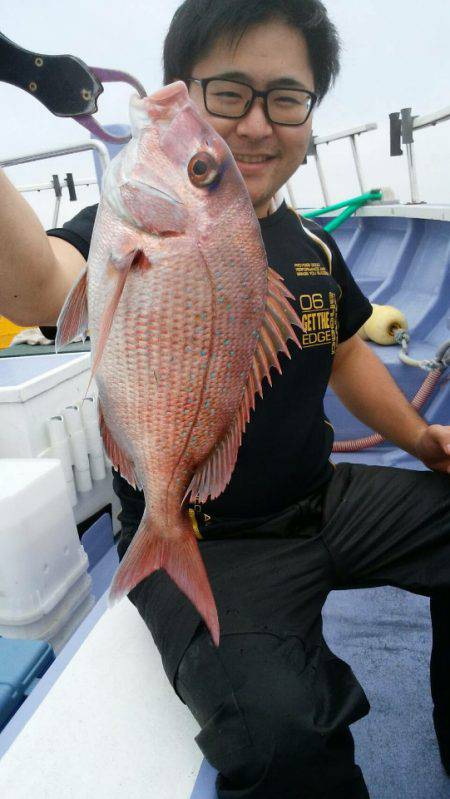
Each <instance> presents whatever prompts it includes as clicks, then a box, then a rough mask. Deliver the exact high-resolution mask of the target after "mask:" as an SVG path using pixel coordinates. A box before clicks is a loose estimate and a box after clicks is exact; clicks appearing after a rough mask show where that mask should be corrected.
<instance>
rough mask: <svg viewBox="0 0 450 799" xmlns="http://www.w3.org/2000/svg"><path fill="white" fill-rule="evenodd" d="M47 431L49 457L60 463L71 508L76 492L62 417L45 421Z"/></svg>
mask: <svg viewBox="0 0 450 799" xmlns="http://www.w3.org/2000/svg"><path fill="white" fill-rule="evenodd" d="M47 430H48V434H49V438H50V450H49V457H51V458H58V460H59V461H60V462H61V466H62V468H63V472H64V477H65V480H66V485H67V490H68V492H69V497H70V502H71V504H72V507H73V506H74V505H76V504H77V492H76V490H75V483H74V481H73V471H72V454H71V451H70V444H69V439H68V437H67V431H66V427H65V424H64V419H63V417H62V416H52V417H51V418H50V419H47Z"/></svg>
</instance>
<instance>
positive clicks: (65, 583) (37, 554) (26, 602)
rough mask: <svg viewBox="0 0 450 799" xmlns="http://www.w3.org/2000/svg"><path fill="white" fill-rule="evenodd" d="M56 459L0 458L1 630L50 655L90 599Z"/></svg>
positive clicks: (88, 606)
mask: <svg viewBox="0 0 450 799" xmlns="http://www.w3.org/2000/svg"><path fill="white" fill-rule="evenodd" d="M88 566H89V563H88V557H87V555H86V553H85V551H84V549H83V547H82V545H81V544H80V541H79V538H78V532H77V528H76V525H75V521H74V518H73V512H72V507H71V504H70V501H69V497H68V494H67V489H66V483H65V479H64V473H63V470H62V467H61V464H60V462H59V461H57V460H52V459H36V458H30V459H28V458H18V459H3V460H0V635H2V636H4V637H6V638H26V639H34V640H45V641H48V642H49V643H50V644H52V646H53V648H54V649H55V651H56V652H57V651H58V650H59V649H60V648H61V647H62V646H63V645H64V643H65V642H66V640H67V639H68V638H69V637H70V635H71V634H72V632H73V631H74V629H76V627H77V626H78V625H79V624H80V623H81V621H82V619H83V618H84V617H85V616H86V615H87V614H88V613H89V611H90V610H91V608H92V607H93V605H94V604H95V599H94V596H93V594H92V591H91V586H92V583H91V578H90V576H89V574H88V573H87V569H88Z"/></svg>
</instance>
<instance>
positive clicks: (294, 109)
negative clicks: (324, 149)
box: [187, 77, 317, 125]
mask: <svg viewBox="0 0 450 799" xmlns="http://www.w3.org/2000/svg"><path fill="white" fill-rule="evenodd" d="M187 82H193V83H198V84H199V86H201V87H202V89H203V100H204V103H205V108H206V110H207V111H208V113H209V114H212V116H215V117H225V119H240V118H241V117H243V116H245V115H246V114H247V113H248V112H249V111H250V108H251V107H252V105H253V103H254V102H255V97H262V99H263V102H264V111H265V113H266V116H267V118H268V119H269V120H270V122H273V123H274V124H275V125H304V124H305V122H306V121H307V119H308V117H309V115H310V114H311V111H312V110H313V108H314V105H315V104H316V102H317V95H316V94H314V92H309V91H306V89H291V88H285V87H283V86H279V87H277V88H275V89H268V90H267V91H265V92H258V91H256V89H254V88H253V86H250V85H249V84H248V83H242V82H241V81H238V80H229V79H228V78H214V77H213V78H187Z"/></svg>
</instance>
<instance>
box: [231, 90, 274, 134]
mask: <svg viewBox="0 0 450 799" xmlns="http://www.w3.org/2000/svg"><path fill="white" fill-rule="evenodd" d="M236 132H237V133H238V134H239V135H240V136H248V137H249V138H252V139H255V138H258V139H262V138H265V137H266V136H271V135H272V133H273V128H272V123H271V122H270V120H269V119H268V118H267V116H266V112H265V109H264V101H263V99H262V97H255V100H254V102H253V105H252V107H251V108H250V111H248V112H247V114H246V115H245V116H244V117H242V119H239V120H238V124H237V126H236Z"/></svg>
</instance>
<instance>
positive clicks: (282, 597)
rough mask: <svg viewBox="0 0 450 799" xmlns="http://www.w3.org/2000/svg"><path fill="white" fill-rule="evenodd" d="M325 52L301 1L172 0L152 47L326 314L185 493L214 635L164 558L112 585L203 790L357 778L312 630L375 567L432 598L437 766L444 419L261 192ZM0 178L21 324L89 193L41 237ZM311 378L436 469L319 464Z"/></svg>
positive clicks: (320, 246) (267, 790)
mask: <svg viewBox="0 0 450 799" xmlns="http://www.w3.org/2000/svg"><path fill="white" fill-rule="evenodd" d="M338 52H339V45H338V38H337V34H336V31H335V29H334V27H333V25H332V24H331V23H330V21H329V20H328V18H327V15H326V11H325V8H324V7H323V5H322V4H321V3H320V2H319V1H318V0H270V2H267V0H246V2H241V1H238V0H214V2H210V0H186V2H185V3H184V4H183V5H182V6H181V7H180V8H179V9H178V11H177V12H176V14H175V16H174V19H173V21H172V24H171V27H170V30H169V33H168V36H167V39H166V43H165V48H164V65H165V82H166V83H169V82H171V81H173V80H175V79H181V80H184V81H186V83H187V85H188V87H189V90H190V93H191V96H192V98H193V100H194V101H195V102H196V104H197V106H198V108H199V110H200V112H201V113H202V114H203V115H204V116H205V117H206V118H207V119H208V121H209V122H210V123H211V124H212V125H213V126H214V127H215V128H216V130H217V131H218V132H219V133H220V134H221V135H222V136H223V137H224V139H225V140H226V141H227V143H228V145H229V147H230V148H231V150H232V152H233V154H234V157H235V159H236V161H237V164H238V166H239V168H240V170H241V172H242V174H243V176H244V179H245V181H246V184H247V187H248V190H249V192H250V196H251V199H252V202H253V205H254V208H255V211H256V213H257V215H258V217H259V219H260V224H261V232H262V236H263V240H264V244H265V247H266V250H267V253H268V260H269V264H270V265H271V266H272V267H273V268H275V269H276V270H277V271H278V272H279V273H280V274H281V275H283V277H284V279H285V282H286V284H287V286H288V288H289V289H290V290H291V292H292V293H293V294H294V296H295V298H296V300H295V302H296V306H297V307H299V308H301V310H302V312H305V314H306V313H308V310H310V309H311V308H316V307H317V308H319V307H320V308H321V309H323V310H326V311H327V312H328V315H327V318H328V320H329V324H328V327H327V330H326V335H325V336H324V340H323V343H322V344H321V346H309V341H308V338H307V334H306V333H305V334H304V338H303V349H302V350H301V351H298V350H296V349H295V348H294V347H293V348H292V349H291V355H292V360H290V361H289V360H288V359H287V358H284V361H283V374H282V375H281V376H280V375H278V374H276V375H274V376H273V387H272V388H271V389H268V390H267V392H265V397H264V400H262V401H261V400H260V399H259V398H258V399H257V403H256V409H255V412H254V414H253V416H252V420H251V423H250V425H249V426H248V428H247V431H246V434H245V436H244V440H243V444H242V447H241V449H240V452H239V456H238V462H237V465H236V468H235V471H234V473H233V476H232V479H231V482H230V484H229V485H228V487H227V488H226V490H225V491H224V492H223V494H222V495H221V496H220V497H218V499H216V500H214V501H213V502H208V503H207V504H206V505H204V506H203V507H202V508H198V507H196V508H195V509H193V510H194V511H195V521H194V525H193V526H194V531H195V534H196V535H197V537H198V539H199V546H200V549H201V552H202V556H203V558H204V561H205V565H206V568H207V571H208V574H209V578H210V581H211V585H212V589H213V592H214V596H215V599H216V602H217V607H218V611H219V618H220V627H221V642H220V647H219V648H218V649H216V648H215V647H214V645H213V644H212V642H211V640H210V637H209V634H208V632H207V630H206V629H205V626H204V624H203V622H202V621H201V619H200V617H199V616H198V614H197V612H196V611H195V609H194V608H193V606H192V605H191V604H190V603H189V601H188V600H187V599H186V597H185V596H184V595H183V594H181V593H180V591H179V590H178V589H177V587H176V586H175V585H174V583H173V582H172V581H171V580H170V579H169V578H168V576H167V574H166V573H165V572H164V571H158V572H156V573H154V574H153V575H151V576H150V577H148V578H147V579H145V580H143V581H142V582H141V583H140V584H139V585H138V586H136V588H135V589H134V590H133V591H132V592H130V595H129V596H130V599H131V600H132V602H133V603H134V604H135V605H136V607H137V608H138V610H139V612H140V613H141V615H142V616H143V618H144V619H145V621H146V623H147V625H148V627H149V629H150V630H151V632H152V634H153V636H154V639H155V641H156V643H157V646H158V648H159V650H160V652H161V656H162V660H163V664H164V667H165V669H166V672H167V675H168V677H169V679H170V680H171V682H172V684H173V686H174V688H175V690H176V691H177V693H178V695H179V696H180V697H181V698H182V700H183V701H184V702H185V703H186V704H187V705H188V706H189V707H190V709H191V711H192V713H193V714H194V716H195V717H196V719H197V721H198V722H199V724H200V726H201V731H200V733H199V735H198V736H197V738H196V740H197V742H198V744H199V746H200V748H201V749H202V751H203V753H204V754H205V756H206V757H207V759H208V760H209V761H210V762H211V763H212V764H213V765H214V766H215V767H216V768H217V769H218V771H219V775H218V780H217V792H218V796H219V799H238V798H239V799H244V797H245V799H299V798H300V797H311V798H312V797H323V798H326V799H331V797H333V799H336V798H337V797H342V799H344V798H345V799H356V797H358V799H360V798H361V797H367V796H368V792H367V788H366V786H365V783H364V779H363V776H362V774H361V771H360V769H359V768H358V766H356V765H355V762H354V747H353V739H352V736H351V733H350V730H349V725H350V724H351V723H352V722H354V721H356V720H357V719H359V718H361V717H362V716H363V715H365V714H366V713H367V712H368V710H369V704H368V701H367V699H366V697H365V694H364V692H363V690H362V688H361V687H360V685H359V684H358V682H357V680H356V679H355V677H354V675H353V673H352V671H351V669H350V667H349V666H347V664H345V663H344V662H343V661H342V660H340V659H339V658H337V657H336V656H335V655H334V654H333V653H332V652H331V651H330V650H329V649H328V647H327V645H326V643H325V641H324V639H323V636H322V623H321V610H322V606H323V604H324V602H325V599H326V596H327V594H328V592H329V591H330V590H332V589H333V588H345V587H363V586H374V585H386V584H391V585H396V586H399V587H402V588H405V589H408V590H410V591H415V592H416V593H421V594H424V595H428V596H431V597H432V598H433V599H432V603H433V604H432V612H433V625H434V632H435V640H434V652H433V662H432V666H433V669H432V688H433V694H434V699H435V705H436V711H435V724H436V730H437V732H438V736H439V742H440V746H441V752H442V756H443V760H444V764H445V765H446V767H447V769H449V770H450V722H449V718H450V696H449V687H448V684H447V674H448V669H449V668H450V646H449V639H450V635H449V622H448V618H449V617H448V611H449V608H450V600H449V595H450V495H449V490H448V489H449V485H450V484H449V478H448V474H447V472H448V470H449V468H450V428H448V427H447V428H446V427H441V426H438V425H433V426H431V427H429V426H428V425H427V424H426V423H425V422H424V421H423V420H422V419H421V418H420V417H419V416H418V415H417V414H416V413H415V412H414V411H413V410H412V409H411V408H410V406H409V405H408V403H407V401H406V400H405V398H404V397H403V395H402V394H401V392H400V391H399V390H398V388H397V387H396V385H395V384H394V383H393V381H392V380H391V378H390V376H389V374H388V372H387V371H386V370H385V369H384V367H383V366H382V364H381V363H380V362H379V361H378V359H377V358H376V357H375V356H374V355H373V354H372V352H371V350H370V348H369V347H367V345H365V344H364V343H363V342H362V341H361V340H360V339H359V337H357V336H356V335H355V333H356V331H357V330H358V328H359V327H360V325H361V324H362V323H363V322H364V321H365V320H366V319H367V318H368V316H369V314H370V305H369V303H368V301H367V299H366V298H365V297H364V296H363V295H362V293H361V292H360V290H359V289H358V287H357V286H356V284H355V282H354V280H353V279H352V277H351V274H350V273H349V271H348V269H347V267H346V265H345V263H344V261H343V260H342V257H341V255H340V253H339V251H338V249H337V247H336V245H335V244H334V242H333V239H332V238H331V237H330V236H329V235H327V234H326V233H324V232H323V231H322V230H321V228H319V227H318V226H316V225H315V224H313V223H310V222H306V221H304V220H300V219H299V218H298V217H297V216H296V214H295V213H294V212H293V211H292V210H290V209H288V208H287V206H286V205H285V204H283V205H282V206H281V207H280V208H279V209H278V210H276V211H274V212H273V210H272V205H271V202H272V198H273V196H274V194H275V192H276V191H277V190H278V189H279V188H280V187H281V186H282V185H283V184H284V183H285V182H286V181H287V180H288V178H289V177H290V176H291V175H292V174H293V173H294V172H295V170H296V169H297V168H298V166H300V164H301V163H302V162H303V160H304V157H305V153H306V150H307V146H308V141H309V138H310V135H311V127H312V110H313V106H314V104H315V102H316V99H317V100H321V99H322V98H323V96H324V95H325V93H326V91H327V90H328V88H329V86H330V84H331V82H332V80H333V78H334V77H335V75H336V74H337V71H338ZM0 178H1V180H2V183H0V191H2V192H3V196H4V198H5V200H6V202H5V203H4V205H3V207H4V212H3V214H4V215H3V221H2V220H0V225H2V227H1V230H2V231H3V230H4V231H5V233H4V241H5V246H4V247H3V251H4V252H6V253H7V254H8V259H9V268H8V273H6V262H4V263H5V275H6V280H7V282H6V283H5V284H4V285H5V290H4V297H3V300H2V302H3V305H2V307H1V308H0V311H1V312H3V313H5V314H6V315H8V316H10V317H11V318H13V319H14V318H15V319H16V320H17V321H18V322H19V323H20V322H22V323H24V324H27V323H30V322H36V321H39V322H40V323H41V324H44V323H46V324H54V323H55V320H56V318H57V316H58V313H59V310H60V308H61V306H62V303H63V301H64V298H65V296H66V294H67V291H68V290H69V288H70V285H71V283H72V282H73V279H74V278H75V276H76V275H77V274H78V272H79V270H80V269H81V268H82V267H83V265H84V263H85V260H86V259H87V256H88V252H89V243H90V238H91V234H92V227H93V223H94V219H95V214H96V206H92V207H91V208H87V209H85V210H84V211H82V212H81V213H80V214H79V215H78V216H77V217H75V218H74V219H73V220H71V221H70V222H68V223H66V224H65V225H64V226H63V228H60V229H58V230H52V231H49V234H48V235H49V238H48V239H47V240H46V239H45V236H44V234H43V231H42V229H41V228H40V226H39V224H38V223H37V220H36V218H35V217H34V215H33V214H32V213H31V211H30V209H29V208H28V207H27V206H26V203H24V201H23V200H22V199H21V198H19V197H18V196H16V195H17V193H16V192H15V191H14V190H13V189H12V187H10V186H9V184H7V182H6V180H4V178H3V177H2V176H1V174H0ZM21 215H22V216H21ZM24 221H25V226H24V224H23V222H24ZM24 231H25V232H24ZM2 237H3V233H2ZM49 245H50V246H49ZM30 255H31V257H30ZM0 257H1V256H0ZM23 261H25V262H26V263H27V264H30V263H31V264H32V268H30V267H29V268H30V273H31V274H28V275H27V276H26V279H25V278H24V277H23V268H22V280H19V278H18V277H17V273H16V275H15V276H14V275H11V274H10V270H11V264H12V265H13V266H17V269H18V270H19V272H20V269H21V263H22V262H23ZM49 264H50V266H49ZM0 265H1V261H0ZM307 265H309V267H308V268H306V266H307ZM311 267H313V268H311ZM36 289H39V291H40V294H38V297H39V299H38V300H36V298H35V296H36V295H35V296H34V297H33V292H36ZM19 308H21V310H20V311H19ZM328 381H331V383H332V385H333V387H334V389H335V391H336V392H337V394H338V395H339V396H340V397H341V399H342V400H343V402H344V403H345V404H346V405H347V407H349V408H350V409H351V410H352V411H353V412H354V413H355V414H356V415H357V416H358V417H359V418H360V419H362V420H363V421H364V422H366V423H367V424H368V425H370V426H371V427H372V428H373V429H375V430H378V431H380V432H381V433H383V435H385V436H386V437H387V438H388V439H390V440H391V441H394V442H395V443H397V444H398V445H399V446H401V447H403V448H404V449H405V450H407V451H408V452H411V453H413V454H414V455H416V456H417V457H418V458H420V459H421V460H422V461H423V462H424V463H425V464H426V465H427V466H429V467H430V469H433V470H436V473H432V472H410V471H403V470H399V469H387V468H384V469H383V468H378V467H363V466H354V465H351V464H341V465H339V466H337V467H336V468H334V467H333V465H332V464H331V463H330V461H329V456H330V452H331V447H332V441H333V433H332V428H331V426H330V424H329V422H328V420H327V419H326V417H325V414H324V410H323V396H324V393H325V390H326V386H327V383H328ZM381 398H382V399H381ZM438 472H440V473H438ZM114 488H115V491H116V492H117V494H118V495H119V497H120V499H121V503H122V513H121V521H122V534H121V538H120V542H119V547H118V549H119V555H120V557H123V555H124V553H125V551H126V549H127V547H128V546H129V544H130V542H131V540H132V537H133V535H134V533H135V532H136V529H137V527H138V525H139V521H140V519H141V516H142V513H143V509H144V502H143V496H142V494H140V493H139V492H136V491H134V490H133V489H132V488H131V487H130V486H129V485H128V483H126V481H125V480H124V479H123V478H121V477H120V475H118V474H117V473H115V474H114ZM381 497H382V500H383V501H382V502H380V498H381ZM446 614H447V615H446Z"/></svg>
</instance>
